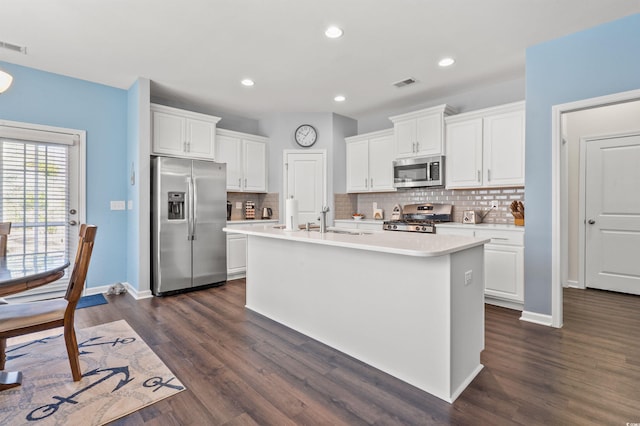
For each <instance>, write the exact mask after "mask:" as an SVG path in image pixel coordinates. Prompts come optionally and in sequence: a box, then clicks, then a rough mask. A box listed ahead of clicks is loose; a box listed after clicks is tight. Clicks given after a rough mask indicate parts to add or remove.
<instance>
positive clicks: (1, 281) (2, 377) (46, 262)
mask: <svg viewBox="0 0 640 426" xmlns="http://www.w3.org/2000/svg"><path fill="white" fill-rule="evenodd" d="M68 266H69V259H68V258H67V257H66V256H65V255H64V254H51V253H48V254H45V253H41V254H16V255H7V256H5V257H2V258H0V297H4V296H9V295H12V294H16V293H21V292H23V291H27V290H31V289H33V288H36V287H40V286H43V285H46V284H49V283H52V282H54V281H57V280H59V279H60V278H62V277H63V276H64V272H65V271H64V270H65V269H66V268H67V267H68ZM0 309H2V305H0ZM21 383H22V372H20V371H0V391H3V390H5V389H10V388H13V387H16V386H19V385H20V384H21Z"/></svg>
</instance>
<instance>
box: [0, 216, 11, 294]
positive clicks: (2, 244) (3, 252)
mask: <svg viewBox="0 0 640 426" xmlns="http://www.w3.org/2000/svg"><path fill="white" fill-rule="evenodd" d="M10 233H11V222H0V257H7V239H8V238H9V234H10ZM6 303H7V301H6V300H4V299H3V298H2V297H0V305H4V304H6Z"/></svg>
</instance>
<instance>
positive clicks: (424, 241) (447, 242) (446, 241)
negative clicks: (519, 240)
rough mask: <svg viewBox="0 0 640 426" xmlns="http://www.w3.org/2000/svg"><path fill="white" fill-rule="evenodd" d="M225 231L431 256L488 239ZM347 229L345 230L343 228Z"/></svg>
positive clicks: (254, 229)
mask: <svg viewBox="0 0 640 426" xmlns="http://www.w3.org/2000/svg"><path fill="white" fill-rule="evenodd" d="M329 229H333V228H329ZM224 231H225V232H231V233H239V234H245V235H255V236H259V237H265V238H277V239H282V240H290V241H297V242H305V243H310V244H323V245H328V246H337V247H348V248H353V249H359V250H369V251H378V252H384V253H391V254H400V255H405V256H416V257H430V256H442V255H446V254H451V253H455V252H458V251H461V250H465V249H468V248H471V247H476V246H480V245H483V244H485V243H488V242H489V241H490V240H489V239H485V238H472V237H465V236H460V235H438V234H421V233H412V232H371V233H368V232H366V231H361V232H359V233H358V234H357V235H352V234H345V233H332V232H327V233H325V234H321V233H320V232H318V231H317V230H315V231H314V230H312V231H305V230H300V231H287V230H285V229H281V228H275V227H273V226H272V225H268V224H267V225H264V226H251V227H248V226H247V227H235V226H234V227H232V228H224ZM342 231H344V230H342Z"/></svg>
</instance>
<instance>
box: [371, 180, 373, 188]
mask: <svg viewBox="0 0 640 426" xmlns="http://www.w3.org/2000/svg"><path fill="white" fill-rule="evenodd" d="M371 188H373V178H371Z"/></svg>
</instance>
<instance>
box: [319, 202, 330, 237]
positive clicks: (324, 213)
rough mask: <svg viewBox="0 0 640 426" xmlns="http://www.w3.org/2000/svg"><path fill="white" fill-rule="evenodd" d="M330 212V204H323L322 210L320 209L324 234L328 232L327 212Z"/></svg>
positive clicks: (321, 226)
mask: <svg viewBox="0 0 640 426" xmlns="http://www.w3.org/2000/svg"><path fill="white" fill-rule="evenodd" d="M328 212H329V206H322V210H321V211H320V233H321V234H324V233H326V232H327V213H328Z"/></svg>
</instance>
